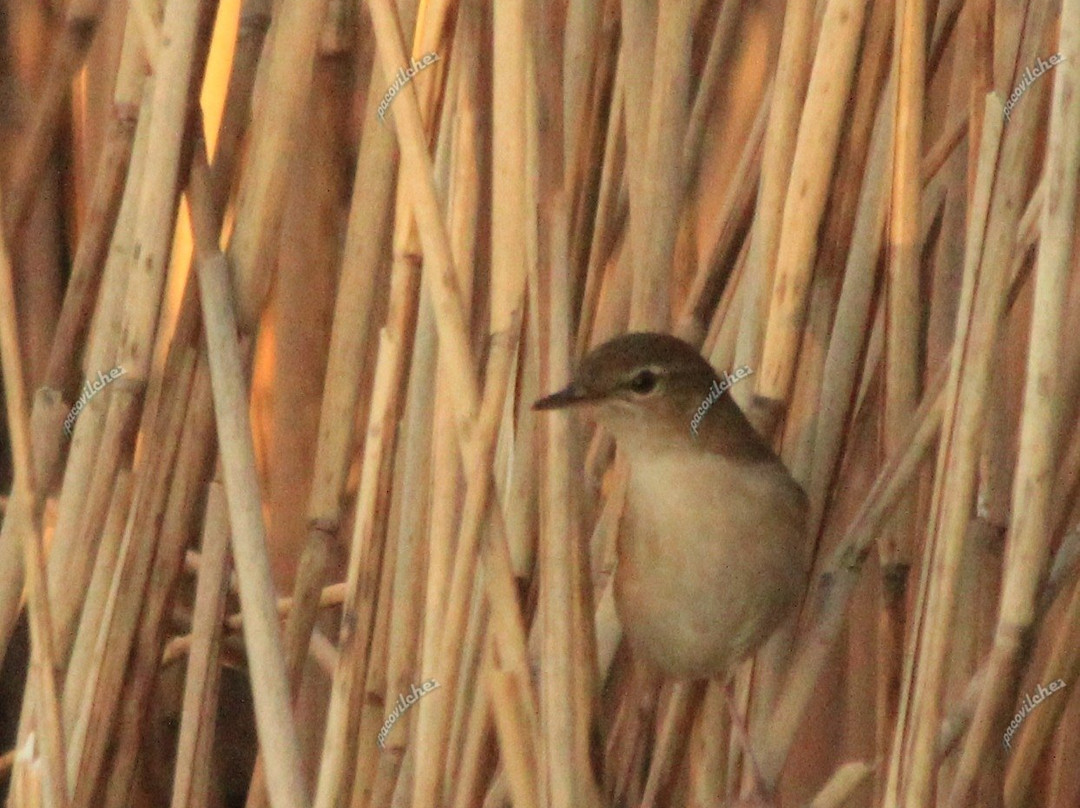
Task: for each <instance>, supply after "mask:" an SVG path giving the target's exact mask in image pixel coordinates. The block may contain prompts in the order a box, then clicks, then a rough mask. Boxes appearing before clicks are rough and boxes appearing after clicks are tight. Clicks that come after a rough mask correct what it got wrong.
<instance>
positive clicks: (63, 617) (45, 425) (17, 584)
mask: <svg viewBox="0 0 1080 808" xmlns="http://www.w3.org/2000/svg"><path fill="white" fill-rule="evenodd" d="M125 43H127V38H125ZM133 48H134V43H133V42H132V43H131V45H130V48H129V49H133ZM129 49H125V53H127V52H128V50H129ZM131 61H132V60H128V61H124V60H123V59H122V60H121V68H122V69H121V70H120V72H119V74H118V76H117V89H116V94H115V96H114V98H115V104H116V106H115V109H116V111H117V115H118V118H120V117H128V116H130V114H131V112H130V110H131V96H130V95H128V91H129V90H130V89H131V85H132V83H133V82H132V81H131V79H132V75H131V74H132V70H133V65H131ZM125 66H127V67H128V68H129V69H128V70H124V69H123V68H124V67H125ZM134 84H136V85H137V86H140V87H141V77H140V79H139V80H138V81H135V82H134ZM122 131H123V130H122ZM144 134H145V132H144ZM121 137H123V134H122V135H121ZM141 142H142V143H144V144H145V138H143V139H142V141H141ZM120 148H121V150H123V148H124V146H121V147H120ZM103 159H104V156H103ZM121 162H122V161H121ZM122 169H123V166H117V171H118V173H119V174H120V175H122ZM140 171H141V169H140V168H139V167H138V166H133V167H132V169H131V171H130V174H131V176H133V177H138V176H139V175H140ZM118 179H119V177H118ZM125 193H126V194H132V195H133V193H134V188H132V190H131V191H126V192H125ZM133 203H134V200H132V202H131V204H132V205H133ZM92 210H93V209H92V208H91V211H92ZM89 229H90V230H93V227H92V223H91V227H90V228H89ZM122 229H123V228H121V227H120V226H119V225H117V228H116V230H122ZM116 230H113V232H114V233H115V232H116ZM101 232H102V234H103V235H104V233H105V232H108V230H107V229H106V228H104V227H103V228H101ZM89 238H90V234H89V233H87V234H86V235H85V236H84V238H83V239H81V240H80V246H81V244H82V243H84V241H85V239H89ZM84 255H85V254H84V253H83V252H81V251H79V252H77V253H76V260H77V259H78V258H79V257H81V256H84ZM87 260H89V257H87ZM80 277H83V275H82V273H80V274H75V273H74V272H73V277H72V280H71V281H70V282H69V283H72V284H75V283H77V281H78V280H79V278H80ZM69 288H70V287H69ZM65 306H66V302H65ZM67 313H68V312H67V311H66V309H65V311H62V312H61V317H62V320H61V327H60V328H58V331H57V335H56V337H57V339H56V341H55V342H54V347H53V351H52V353H51V355H50V370H49V371H48V372H47V375H46V383H48V380H49V379H51V378H54V376H53V369H55V367H56V366H57V364H59V362H60V361H61V360H60V359H59V357H58V354H63V355H64V357H65V358H64V359H63V360H62V361H63V364H64V366H65V367H64V369H63V371H62V373H63V374H66V373H67V372H69V371H68V370H67V368H66V365H67V364H68V363H69V362H70V361H71V358H72V353H73V352H74V345H69V346H68V347H67V349H66V352H65V350H64V349H60V350H58V346H59V345H60V342H59V341H60V339H61V338H62V335H64V334H65V331H64V329H63V323H65V322H67V320H65V319H63V318H64V316H65V315H67ZM83 316H85V317H89V312H86V313H84V315H83ZM71 317H78V315H76V314H72V315H71ZM102 319H107V317H103V318H102ZM72 340H73V341H74V337H73V338H72ZM114 350H115V348H114ZM87 353H88V355H89V357H90V361H93V357H94V356H95V352H94V351H93V349H92V348H91V349H90V350H88V352H87ZM54 360H55V361H54ZM101 364H103V363H98V364H96V365H91V366H98V367H100V366H101ZM43 399H44V400H43V401H42V402H41V406H40V409H39V401H38V400H37V399H35V403H34V408H33V410H32V411H31V415H30V422H31V429H32V430H33V431H32V434H31V440H32V441H33V449H34V456H35V458H36V461H35V464H36V466H37V474H38V475H39V476H40V482H39V485H42V486H45V485H48V484H49V482H50V481H51V479H52V478H53V476H54V474H55V471H54V468H55V465H54V464H55V463H56V462H58V458H54V457H53V456H54V455H56V454H58V452H59V450H58V449H56V448H55V441H57V440H59V436H58V427H59V421H60V416H61V413H62V414H63V415H66V412H67V409H66V407H64V405H63V404H62V403H54V405H53V407H54V409H55V410H57V411H58V412H57V413H56V414H54V415H52V417H50V415H49V414H48V413H47V412H45V411H44V410H45V409H46V407H47V402H49V401H50V400H51V399H52V395H49V394H46V395H45V396H44V397H43ZM102 400H104V399H102ZM94 405H97V406H98V407H100V406H102V402H101V401H96V402H91V405H90V406H91V407H94ZM79 420H80V421H86V422H87V423H88V424H89V423H91V422H92V421H93V419H92V418H91V417H89V413H84V415H83V417H82V418H80V419H79ZM39 425H40V426H39ZM76 426H78V425H76ZM46 430H48V431H49V434H48V435H47V440H46V439H45V438H35V435H37V434H43V433H45V431H46ZM82 437H83V440H81V441H78V442H77V443H76V444H75V445H74V446H73V449H72V455H73V456H76V457H81V458H82V460H83V461H84V462H85V463H86V466H87V467H89V463H90V455H89V453H86V452H81V450H83V449H85V448H86V447H87V445H88V441H87V440H86V433H85V427H84V433H83V435H82ZM94 440H96V438H95V439H94ZM45 445H50V446H54V448H51V449H43V448H42V447H43V446H45ZM75 446H78V447H79V451H77V450H76V448H75ZM73 476H74V478H75V479H76V480H78V481H79V487H83V486H85V485H87V484H88V481H89V475H86V476H79V475H73ZM75 487H76V486H75V485H69V486H68V487H67V488H68V490H70V489H72V488H75ZM65 493H66V491H65ZM80 496H81V495H80ZM62 503H63V504H64V505H66V506H67V507H68V508H69V509H70V505H71V504H72V503H71V501H70V500H69V499H68V497H62ZM63 513H64V510H63V509H61V514H63ZM70 518H75V516H74V514H69V519H70ZM62 525H64V520H63V519H62V518H60V517H58V520H57V526H56V533H57V534H58V535H59V536H64V535H71V531H70V530H69V529H66V528H62ZM14 526H15V522H14V521H11V520H4V526H3V529H2V531H0V554H4V555H0V660H2V659H3V657H4V652H5V651H6V649H7V645H8V641H9V639H10V636H11V631H12V630H13V628H14V625H15V620H16V618H17V616H18V608H19V596H20V593H21V590H22V543H21V542H20V541H17V540H13V537H12V535H11V532H10V531H11V529H12V528H14ZM62 547H63V544H62V541H61V542H59V543H57V541H56V539H54V545H53V549H52V550H51V552H50V554H49V570H50V572H49V579H50V580H52V581H54V582H56V581H58V580H60V578H59V576H58V575H57V574H56V570H55V569H54V564H55V563H56V561H57V560H60V559H62V558H63V557H64V555H65V552H64V551H63V550H62V549H61V548H62ZM75 590H76V588H75V587H71V588H67V587H60V588H58V589H57V588H55V586H54V590H53V591H54V596H53V598H54V600H53V617H54V628H55V629H56V630H57V632H58V633H57V635H56V637H57V646H56V648H57V656H58V658H60V659H64V658H66V656H67V652H68V646H69V643H70V639H68V638H69V637H70V629H68V628H65V627H66V626H68V625H70V624H71V621H72V620H73V619H74V615H73V609H71V608H68V609H65V608H64V606H63V605H62V604H63V601H64V599H65V593H71V592H74V591H75ZM58 602H59V604H61V605H60V607H59V608H57V605H58ZM74 608H77V606H76V607H74Z"/></svg>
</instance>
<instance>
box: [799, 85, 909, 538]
mask: <svg viewBox="0 0 1080 808" xmlns="http://www.w3.org/2000/svg"><path fill="white" fill-rule="evenodd" d="M890 86H891V84H890V85H889V86H887V88H886V89H885V91H884V92H883V93H882V98H881V100H880V103H879V104H878V114H877V116H876V122H875V124H874V131H873V133H872V135H871V138H870V147H869V155H868V158H867V171H866V181H865V182H864V183H863V186H862V191H861V193H860V195H859V204H858V207H857V208H856V211H855V225H854V227H853V229H852V234H851V245H852V246H851V250H850V252H849V253H848V256H847V262H846V265H845V267H844V280H843V284H842V286H841V289H840V297H839V300H838V301H837V304H836V317H835V318H834V321H833V327H832V333H831V334H830V337H829V348H828V351H827V353H826V357H825V369H824V372H823V379H824V381H823V384H822V388H821V406H820V412H821V414H820V415H819V417H818V422H817V429H816V431H815V446H814V458H813V463H812V466H811V472H810V478H809V483H808V485H807V494H808V496H809V498H810V515H809V518H808V519H807V525H808V527H807V533H808V535H810V536H815V537H816V536H817V535H818V533H819V532H820V530H821V525H822V521H823V519H824V514H825V508H826V504H827V502H826V501H827V497H828V491H829V489H830V488H831V487H832V481H833V479H834V477H835V475H836V465H837V461H838V460H839V459H840V453H841V451H842V449H843V444H844V434H843V430H844V425H845V424H846V423H848V418H849V411H850V403H845V402H851V401H852V393H853V392H854V389H855V382H856V374H857V373H858V372H859V367H858V361H857V360H858V358H859V356H861V355H863V353H864V352H865V350H866V343H867V340H868V338H869V334H870V330H869V326H870V315H871V304H872V302H873V297H874V288H875V281H876V275H877V271H876V270H877V266H878V256H879V254H880V251H881V245H882V241H883V239H884V227H885V219H886V216H887V202H888V192H889V181H890V179H891V176H892V172H891V170H890V169H891V163H892V148H891V134H892V128H893V127H892V120H893V104H892V103H890V100H889V98H890V89H889V87H890Z"/></svg>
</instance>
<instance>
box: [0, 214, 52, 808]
mask: <svg viewBox="0 0 1080 808" xmlns="http://www.w3.org/2000/svg"><path fill="white" fill-rule="evenodd" d="M2 207H3V196H2V194H0V209H2ZM17 324H18V316H17V313H16V310H15V287H14V284H13V281H12V267H11V259H10V256H9V253H8V248H7V241H6V239H5V238H4V237H3V234H2V233H0V354H2V358H3V369H4V405H5V411H6V414H7V423H8V429H9V432H10V435H11V455H12V465H13V466H14V471H15V479H14V483H13V488H14V497H13V499H14V501H13V504H12V509H11V511H12V512H10V513H8V514H7V515H6V518H5V520H4V521H5V522H6V521H8V520H11V521H13V522H14V523H15V527H14V530H13V533H14V534H15V536H18V537H21V540H22V541H21V543H22V549H23V570H24V573H25V578H26V599H27V610H28V612H29V622H30V645H31V661H30V670H29V672H28V674H27V676H28V681H27V688H26V690H27V692H30V688H31V687H32V686H36V687H37V693H36V694H37V703H36V714H37V716H36V717H37V721H36V723H37V726H38V729H39V732H40V734H41V737H42V751H43V755H44V758H45V763H44V768H45V774H44V775H43V777H44V780H45V783H46V786H47V791H46V804H47V805H50V806H51V807H52V808H67V806H68V804H69V792H68V789H67V783H66V781H65V778H64V768H65V765H66V763H65V760H66V753H65V749H64V733H63V725H62V722H61V717H60V700H59V696H58V694H57V685H56V677H57V667H56V655H55V651H54V645H53V628H52V616H51V613H50V612H51V609H50V605H49V595H48V589H47V583H46V582H47V577H46V574H45V565H44V561H43V558H42V549H41V515H40V514H41V508H40V503H39V501H38V499H37V494H36V492H35V478H34V467H33V461H32V460H31V457H30V421H29V416H28V413H27V395H26V383H25V381H24V378H23V365H22V355H21V354H22V352H21V351H20V349H19V329H18V325H17Z"/></svg>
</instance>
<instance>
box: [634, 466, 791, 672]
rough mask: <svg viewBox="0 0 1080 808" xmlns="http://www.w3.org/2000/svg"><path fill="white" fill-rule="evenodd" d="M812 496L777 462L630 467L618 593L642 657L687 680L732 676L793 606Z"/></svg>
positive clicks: (636, 646)
mask: <svg viewBox="0 0 1080 808" xmlns="http://www.w3.org/2000/svg"><path fill="white" fill-rule="evenodd" d="M804 520H805V498H804V497H803V495H802V492H801V491H799V490H798V488H797V486H795V484H794V482H793V481H792V480H791V479H790V477H788V475H787V472H786V470H785V469H784V468H783V466H781V465H780V464H779V463H777V462H771V463H770V462H754V463H745V462H741V461H734V460H731V459H729V458H726V457H723V456H720V455H715V454H706V453H703V452H671V453H665V454H660V455H653V456H649V457H641V456H639V457H636V458H635V457H631V458H630V482H629V487H628V490H627V504H626V521H625V524H624V525H623V529H622V531H621V532H620V537H619V547H618V550H619V554H618V555H619V560H618V569H617V571H616V580H615V595H616V607H617V610H618V613H619V618H620V620H621V622H622V624H623V627H624V630H625V632H626V634H627V637H628V638H629V640H630V643H631V646H632V647H633V649H634V651H635V653H637V654H640V655H642V656H644V657H645V659H646V661H648V662H650V663H652V664H653V665H654V666H655V667H657V668H658V669H659V670H660V671H661V672H663V673H665V674H666V675H669V676H675V677H679V678H706V677H710V678H711V677H714V676H719V675H725V674H726V673H727V672H728V671H729V669H730V668H731V666H732V665H734V664H735V663H737V662H739V661H740V660H741V659H743V658H745V657H746V656H748V655H750V654H751V653H753V652H754V651H755V650H756V648H757V647H758V646H759V645H760V644H761V643H762V642H764V640H765V639H767V638H768V636H769V635H770V634H771V633H772V632H773V631H774V630H775V629H776V628H777V626H778V625H779V624H780V623H781V622H782V621H783V619H784V618H785V617H786V616H787V615H788V614H790V612H791V610H792V609H793V608H794V606H795V604H796V602H797V599H798V597H799V595H800V594H801V591H802V588H803V586H804V583H805V580H806V570H805V561H804V557H805V556H804V547H803V534H804Z"/></svg>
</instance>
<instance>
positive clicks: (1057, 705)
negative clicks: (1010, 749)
mask: <svg viewBox="0 0 1080 808" xmlns="http://www.w3.org/2000/svg"><path fill="white" fill-rule="evenodd" d="M1078 630H1080V585H1077V586H1075V587H1074V588H1073V594H1072V598H1070V600H1069V605H1068V607H1067V608H1066V611H1065V614H1064V615H1063V618H1062V621H1061V628H1060V629H1059V631H1058V634H1057V637H1055V639H1054V647H1053V650H1052V651H1051V654H1050V659H1049V660H1048V661H1047V663H1046V666H1045V668H1043V670H1042V672H1041V674H1040V676H1039V679H1038V681H1039V682H1040V683H1041V682H1047V683H1049V682H1054V681H1056V680H1058V679H1059V678H1060V679H1063V680H1064V681H1065V683H1066V684H1067V685H1071V684H1074V683H1075V682H1076V681H1077V673H1078V672H1080V646H1078V645H1077V643H1076V632H1077V631H1078ZM1067 706H1068V697H1066V698H1062V699H1050V704H1049V705H1048V706H1047V707H1046V708H1044V709H1041V710H1038V711H1036V712H1035V714H1034V715H1031V716H1029V717H1028V718H1026V719H1025V720H1024V723H1023V731H1022V732H1020V733H1018V734H1019V736H1020V739H1019V742H1018V744H1017V748H1016V752H1015V754H1014V755H1013V756H1012V760H1011V761H1010V762H1009V764H1008V770H1007V772H1006V775H1005V800H1004V804H1005V805H1006V806H1008V808H1022V806H1024V805H1025V804H1027V802H1029V801H1030V796H1031V792H1032V780H1033V779H1034V778H1035V775H1036V771H1037V769H1036V767H1037V764H1038V762H1039V759H1040V757H1041V756H1042V754H1043V752H1045V750H1046V747H1047V746H1048V745H1049V743H1050V741H1051V740H1052V738H1053V734H1054V729H1055V728H1056V727H1057V725H1058V722H1059V721H1060V720H1061V718H1062V716H1063V715H1064V713H1065V708H1066V707H1067Z"/></svg>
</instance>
